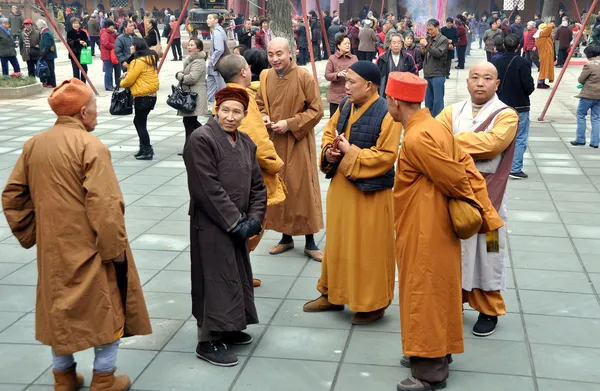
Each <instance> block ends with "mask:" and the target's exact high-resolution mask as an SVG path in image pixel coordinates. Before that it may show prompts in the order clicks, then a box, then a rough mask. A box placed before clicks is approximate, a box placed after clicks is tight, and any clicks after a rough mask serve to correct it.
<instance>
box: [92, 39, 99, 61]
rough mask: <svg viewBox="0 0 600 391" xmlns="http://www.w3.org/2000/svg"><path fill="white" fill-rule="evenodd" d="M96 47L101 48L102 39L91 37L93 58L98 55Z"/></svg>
mask: <svg viewBox="0 0 600 391" xmlns="http://www.w3.org/2000/svg"><path fill="white" fill-rule="evenodd" d="M96 46H98V47H100V37H99V36H98V37H90V48H91V49H92V56H95V55H96Z"/></svg>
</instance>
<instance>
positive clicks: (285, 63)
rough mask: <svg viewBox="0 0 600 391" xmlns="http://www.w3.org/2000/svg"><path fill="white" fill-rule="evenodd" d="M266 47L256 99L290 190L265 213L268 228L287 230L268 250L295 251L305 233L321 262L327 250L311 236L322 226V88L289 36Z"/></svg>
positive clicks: (310, 253) (307, 249)
mask: <svg viewBox="0 0 600 391" xmlns="http://www.w3.org/2000/svg"><path fill="white" fill-rule="evenodd" d="M267 51H268V55H269V63H270V64H271V66H272V68H271V69H268V70H265V71H263V72H262V73H261V75H260V90H259V91H258V93H257V94H256V103H258V108H259V109H260V111H261V112H262V114H263V121H264V123H265V125H266V126H267V128H268V129H269V131H270V132H271V134H272V137H273V143H274V144H275V150H276V151H277V154H278V155H279V156H280V157H281V158H282V159H283V162H284V164H285V165H284V166H283V169H282V170H281V173H280V175H281V176H282V178H283V181H284V182H285V185H286V187H287V190H288V195H287V198H286V200H285V201H284V202H283V203H281V204H278V205H273V206H270V207H269V208H268V211H267V218H266V224H265V225H266V228H267V229H272V230H275V231H277V232H280V233H282V234H283V237H282V239H281V241H280V242H279V244H277V245H276V246H275V247H273V248H272V249H271V250H270V251H269V253H270V254H272V255H275V254H281V253H283V252H286V251H288V250H291V249H292V248H294V240H293V238H292V236H296V235H305V237H306V244H305V246H304V254H306V255H307V256H309V257H311V258H312V259H314V260H316V261H319V262H320V261H321V260H322V259H323V253H322V252H321V251H320V250H319V248H318V247H317V245H316V243H315V240H314V236H313V234H315V233H317V232H319V230H321V229H322V228H323V210H322V209H323V208H322V206H321V189H320V187H319V176H318V173H317V165H316V161H317V152H316V145H315V129H314V128H315V126H316V125H317V124H318V123H319V121H320V120H321V118H323V102H322V101H321V94H320V92H319V86H318V85H317V83H316V82H315V80H314V79H313V77H312V76H311V75H310V74H309V73H308V71H307V70H305V69H304V68H301V67H298V66H297V65H296V63H295V62H293V61H292V52H291V50H290V46H289V44H288V42H287V40H286V39H284V38H274V39H273V40H271V42H269V45H268V47H267Z"/></svg>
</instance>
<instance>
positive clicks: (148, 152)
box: [135, 145, 154, 160]
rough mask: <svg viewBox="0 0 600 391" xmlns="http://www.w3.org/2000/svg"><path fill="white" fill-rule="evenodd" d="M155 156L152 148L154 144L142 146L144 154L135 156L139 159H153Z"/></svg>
mask: <svg viewBox="0 0 600 391" xmlns="http://www.w3.org/2000/svg"><path fill="white" fill-rule="evenodd" d="M153 156H154V150H153V149H152V145H149V146H147V147H146V146H142V154H141V155H139V156H136V157H135V158H136V159H137V160H152V157H153Z"/></svg>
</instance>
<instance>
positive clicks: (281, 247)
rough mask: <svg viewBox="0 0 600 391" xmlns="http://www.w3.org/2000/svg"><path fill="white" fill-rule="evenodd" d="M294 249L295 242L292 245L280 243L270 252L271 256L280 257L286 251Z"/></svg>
mask: <svg viewBox="0 0 600 391" xmlns="http://www.w3.org/2000/svg"><path fill="white" fill-rule="evenodd" d="M293 248H294V242H290V243H283V244H282V243H278V244H277V245H276V246H275V247H273V248H272V249H270V250H269V254H271V255H278V254H283V253H284V252H286V251H290V250H291V249H293Z"/></svg>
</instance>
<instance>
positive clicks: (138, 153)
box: [133, 144, 144, 157]
mask: <svg viewBox="0 0 600 391" xmlns="http://www.w3.org/2000/svg"><path fill="white" fill-rule="evenodd" d="M143 153H144V149H143V148H142V144H140V149H139V150H138V151H137V152H136V153H134V154H133V157H138V156H141V155H142V154H143Z"/></svg>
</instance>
